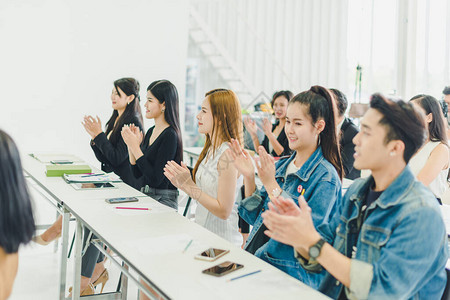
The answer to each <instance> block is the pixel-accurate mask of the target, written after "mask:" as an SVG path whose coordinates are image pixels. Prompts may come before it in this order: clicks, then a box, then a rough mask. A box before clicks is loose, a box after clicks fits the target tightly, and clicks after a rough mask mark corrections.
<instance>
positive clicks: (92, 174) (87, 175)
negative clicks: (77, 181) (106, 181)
mask: <svg viewBox="0 0 450 300" xmlns="http://www.w3.org/2000/svg"><path fill="white" fill-rule="evenodd" d="M100 175H105V174H104V173H98V174H94V173H87V174H86V175H81V176H80V177H92V176H100Z"/></svg>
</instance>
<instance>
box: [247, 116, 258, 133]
mask: <svg viewBox="0 0 450 300" xmlns="http://www.w3.org/2000/svg"><path fill="white" fill-rule="evenodd" d="M244 125H245V129H247V131H248V132H249V133H250V135H252V136H256V134H257V132H258V127H257V126H256V123H255V121H253V120H252V118H250V117H246V118H245V119H244Z"/></svg>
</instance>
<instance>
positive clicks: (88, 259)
mask: <svg viewBox="0 0 450 300" xmlns="http://www.w3.org/2000/svg"><path fill="white" fill-rule="evenodd" d="M139 90H140V85H139V82H138V81H137V80H136V79H134V78H121V79H118V80H116V81H114V87H113V89H112V92H111V104H112V108H113V112H112V115H111V117H110V118H109V120H108V122H107V123H106V130H105V132H103V129H102V124H101V121H100V118H99V117H98V116H97V117H96V118H94V117H92V116H85V117H84V120H83V122H82V125H83V127H84V129H85V130H86V132H87V133H88V134H89V135H90V136H91V147H92V150H93V151H94V154H95V156H96V157H97V159H98V160H99V161H100V163H101V169H102V171H104V172H108V173H109V172H114V173H115V174H117V175H118V176H119V177H120V178H121V179H122V180H123V182H125V183H126V184H128V185H130V186H132V187H135V188H137V187H139V181H138V180H136V178H135V177H134V176H133V174H132V172H131V168H130V163H129V161H128V150H127V146H126V144H125V142H124V140H123V138H122V136H121V134H120V131H121V129H122V127H123V126H124V124H127V125H132V126H135V127H136V128H139V129H141V130H143V122H142V113H141V108H140V104H139V100H140V96H139ZM61 228H62V217H61V216H60V217H59V218H58V220H57V221H56V222H55V223H54V224H53V225H52V226H51V227H50V228H49V229H48V230H46V231H45V232H44V233H43V234H42V235H40V236H37V237H35V241H36V242H37V243H39V244H42V245H46V244H48V243H50V242H51V241H52V240H54V239H55V238H57V237H58V236H59V235H60V234H61ZM88 235H89V231H88V230H87V229H86V230H85V234H84V237H85V239H86V238H87V237H88ZM84 242H85V243H86V240H85V241H84ZM104 258H105V257H104V255H103V254H101V253H100V251H98V249H97V248H96V247H95V246H93V245H90V246H89V247H88V249H87V250H86V252H85V254H84V255H83V259H82V267H81V295H90V294H93V292H94V291H93V288H95V287H96V286H97V285H99V284H102V288H101V291H103V288H104V286H105V283H106V281H107V280H108V278H109V275H108V271H107V270H106V268H105V266H104V264H103V262H104Z"/></svg>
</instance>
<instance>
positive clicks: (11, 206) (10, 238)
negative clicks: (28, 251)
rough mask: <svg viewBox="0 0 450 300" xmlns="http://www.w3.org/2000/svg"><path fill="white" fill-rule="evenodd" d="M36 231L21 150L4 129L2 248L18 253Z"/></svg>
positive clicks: (0, 144) (0, 142)
mask: <svg viewBox="0 0 450 300" xmlns="http://www.w3.org/2000/svg"><path fill="white" fill-rule="evenodd" d="M34 231H35V225H34V218H33V210H32V207H31V200H30V194H29V192H28V188H27V183H26V182H25V178H24V176H23V169H22V164H21V162H20V155H19V151H18V150H17V146H16V144H15V143H14V141H13V140H12V139H11V137H10V136H9V135H8V134H7V133H5V132H4V131H2V130H0V247H2V248H3V249H4V250H5V252H6V253H16V252H17V251H18V249H19V246H20V244H26V243H28V242H29V241H30V240H31V238H32V237H33V234H34Z"/></svg>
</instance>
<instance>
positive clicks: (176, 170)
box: [164, 160, 201, 200]
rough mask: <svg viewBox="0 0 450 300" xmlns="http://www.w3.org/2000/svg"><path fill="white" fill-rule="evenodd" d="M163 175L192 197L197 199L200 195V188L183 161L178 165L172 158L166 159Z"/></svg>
mask: <svg viewBox="0 0 450 300" xmlns="http://www.w3.org/2000/svg"><path fill="white" fill-rule="evenodd" d="M164 176H166V177H167V179H169V180H170V182H171V183H172V184H173V185H174V186H175V187H177V188H179V189H180V190H182V191H183V192H185V193H186V194H188V195H189V196H190V197H191V198H192V199H196V200H198V198H199V197H200V194H201V190H200V188H199V187H198V186H197V185H196V184H195V182H194V181H193V180H192V177H191V172H190V171H189V169H188V167H187V166H186V164H185V163H184V162H181V165H179V164H177V163H176V162H175V161H173V160H171V161H168V162H167V164H166V166H165V167H164Z"/></svg>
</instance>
